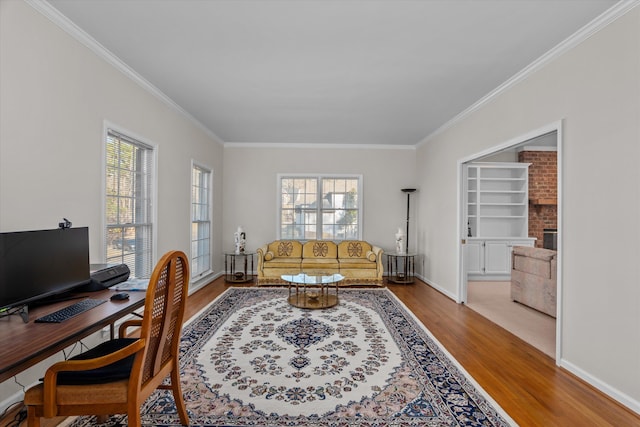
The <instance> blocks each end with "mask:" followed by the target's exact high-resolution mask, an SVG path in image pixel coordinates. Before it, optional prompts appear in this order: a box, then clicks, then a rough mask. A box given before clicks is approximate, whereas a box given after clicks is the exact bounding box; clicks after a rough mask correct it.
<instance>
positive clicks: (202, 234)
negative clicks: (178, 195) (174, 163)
mask: <svg viewBox="0 0 640 427" xmlns="http://www.w3.org/2000/svg"><path fill="white" fill-rule="evenodd" d="M211 231H212V230H211V170H209V169H207V168H205V167H202V166H199V165H196V164H193V166H192V167H191V277H192V278H194V279H197V278H199V277H202V276H204V275H206V274H208V273H209V272H211Z"/></svg>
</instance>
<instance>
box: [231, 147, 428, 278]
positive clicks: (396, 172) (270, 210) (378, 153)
mask: <svg viewBox="0 0 640 427" xmlns="http://www.w3.org/2000/svg"><path fill="white" fill-rule="evenodd" d="M415 153H416V152H415V148H413V147H412V148H380V147H378V148H374V147H369V146H368V147H362V148H360V147H358V148H335V147H325V148H320V147H318V146H308V147H301V146H296V147H293V148H291V147H287V148H279V147H278V146H270V147H269V148H257V147H255V145H252V146H242V145H228V146H227V147H225V153H224V158H225V169H224V224H223V230H224V234H223V237H222V242H223V247H224V248H225V249H226V250H227V251H231V250H232V249H233V233H234V231H235V230H236V228H237V227H238V226H239V225H242V226H243V228H244V230H245V232H246V233H247V249H248V250H255V249H256V248H258V247H260V246H262V245H264V244H266V243H269V242H271V241H273V240H274V239H275V238H276V233H277V214H278V193H277V190H278V187H277V184H278V183H277V175H278V174H279V173H315V174H361V175H362V177H363V191H364V195H363V200H364V218H363V222H364V224H363V230H364V234H363V239H364V240H367V241H369V242H370V243H372V244H374V245H377V246H380V247H382V248H383V249H384V250H385V251H390V250H393V249H394V247H395V237H394V235H395V232H396V231H397V229H398V227H403V229H404V227H405V224H406V216H407V199H406V195H405V193H403V192H402V191H401V189H402V188H407V187H415ZM411 197H412V209H411V210H412V211H413V212H415V209H414V208H415V206H417V204H416V203H414V202H415V200H417V198H419V197H420V193H419V192H416V193H414V194H413V195H412V196H411ZM416 230H417V228H416V225H415V223H413V222H412V224H411V227H410V233H414V232H415V231H416ZM415 241H416V240H415V237H414V236H411V238H410V240H409V244H410V245H411V246H412V247H413V245H414V243H415ZM416 269H418V266H416Z"/></svg>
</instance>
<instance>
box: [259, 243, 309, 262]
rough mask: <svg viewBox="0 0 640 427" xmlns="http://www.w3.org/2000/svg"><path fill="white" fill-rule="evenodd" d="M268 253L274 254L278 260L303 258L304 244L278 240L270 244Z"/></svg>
mask: <svg viewBox="0 0 640 427" xmlns="http://www.w3.org/2000/svg"><path fill="white" fill-rule="evenodd" d="M267 252H273V258H274V260H275V259H276V258H280V257H285V258H302V243H300V242H298V241H297V240H276V241H275V242H272V243H270V244H269V246H268V248H267Z"/></svg>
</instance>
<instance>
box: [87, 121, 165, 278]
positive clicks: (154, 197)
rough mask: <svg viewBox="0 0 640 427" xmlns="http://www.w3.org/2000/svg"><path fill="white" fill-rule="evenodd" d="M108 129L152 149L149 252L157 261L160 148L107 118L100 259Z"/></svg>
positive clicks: (103, 238)
mask: <svg viewBox="0 0 640 427" xmlns="http://www.w3.org/2000/svg"><path fill="white" fill-rule="evenodd" d="M109 129H111V130H113V131H115V132H118V133H121V134H123V135H126V136H128V137H130V138H133V139H135V140H136V141H139V142H141V143H142V144H145V145H148V146H149V147H150V148H151V149H152V150H153V154H152V160H151V161H152V164H153V171H154V174H153V176H152V177H151V182H152V190H151V193H152V194H151V222H152V225H151V231H152V233H153V242H152V245H151V252H152V256H151V258H152V259H153V262H154V264H155V263H157V262H158V256H157V254H158V155H159V154H158V153H159V151H160V148H159V146H158V144H156V143H154V142H151V141H149V140H148V139H146V138H144V137H142V136H140V135H138V134H136V133H135V132H131V131H129V130H127V129H125V128H123V127H121V126H118V125H116V124H113V123H111V122H109V121H107V120H105V121H104V124H103V129H102V154H101V158H102V167H101V176H102V190H101V197H102V199H101V200H102V214H101V220H100V222H101V227H100V251H99V254H100V259H101V260H102V262H103V263H104V262H106V260H107V254H106V252H105V249H106V247H107V242H106V238H107V236H106V233H105V232H104V230H106V229H107V204H106V200H107V177H106V174H105V171H106V170H107V157H106V152H107V136H108V133H109ZM153 268H154V265H152V266H151V270H152V271H153Z"/></svg>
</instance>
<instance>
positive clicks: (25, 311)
mask: <svg viewBox="0 0 640 427" xmlns="http://www.w3.org/2000/svg"><path fill="white" fill-rule="evenodd" d="M16 313H18V314H19V315H20V317H22V321H23V322H24V323H29V306H28V305H23V306H22V307H20V310H18V311H17V312H16Z"/></svg>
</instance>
